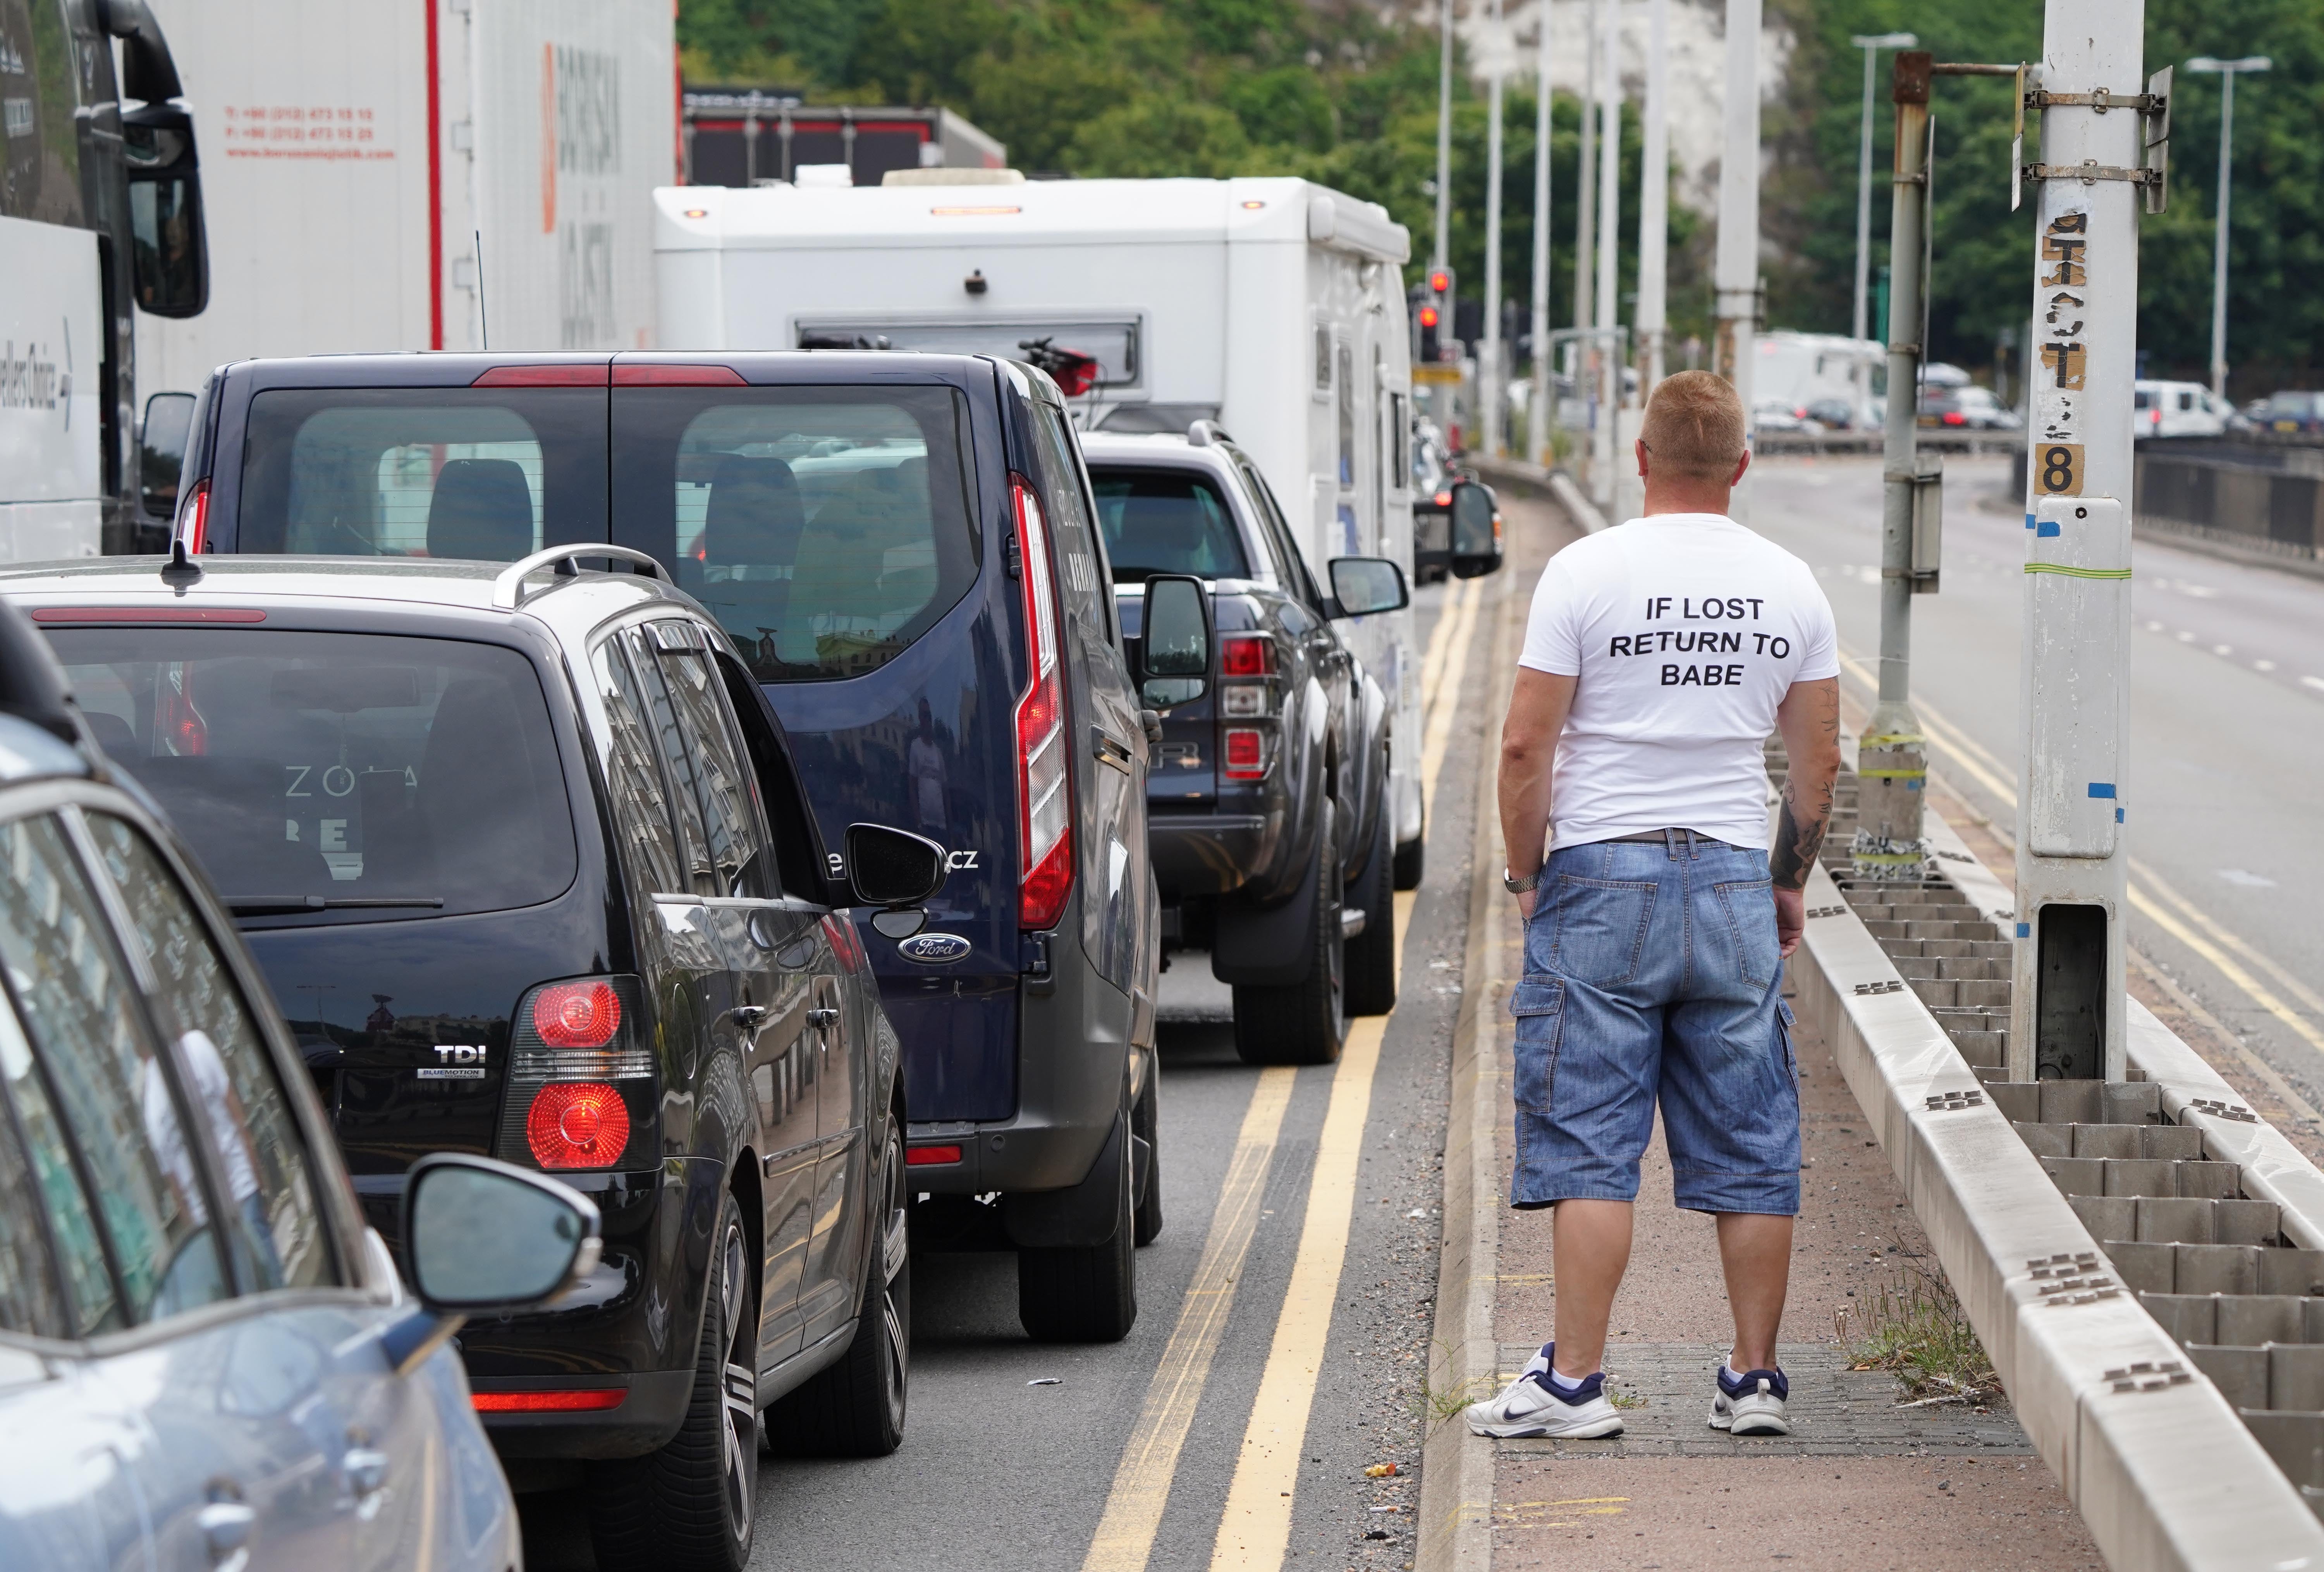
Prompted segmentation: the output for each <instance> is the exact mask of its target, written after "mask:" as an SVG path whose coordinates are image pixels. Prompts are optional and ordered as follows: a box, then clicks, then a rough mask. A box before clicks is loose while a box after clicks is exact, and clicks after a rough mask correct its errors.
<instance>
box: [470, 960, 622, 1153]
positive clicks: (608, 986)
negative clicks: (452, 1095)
mask: <svg viewBox="0 0 2324 1572" xmlns="http://www.w3.org/2000/svg"><path fill="white" fill-rule="evenodd" d="M640 1027H641V996H640V990H639V985H638V980H637V979H636V978H635V977H632V976H608V977H567V978H564V979H561V980H559V981H558V982H554V983H543V984H541V985H539V986H538V987H536V988H533V989H531V990H530V991H529V992H528V993H527V994H525V996H524V997H523V998H522V999H521V1000H520V1001H518V1003H517V1009H516V1017H515V1019H514V1021H513V1022H512V1023H511V1026H510V1031H509V1050H508V1055H509V1057H508V1088H507V1092H506V1095H505V1096H504V1097H503V1101H502V1105H501V1107H502V1112H501V1126H500V1134H499V1139H498V1142H497V1144H496V1148H495V1151H496V1155H498V1156H499V1157H501V1158H502V1159H503V1160H504V1161H509V1162H516V1163H527V1164H530V1166H532V1167H535V1168H547V1169H576V1168H636V1167H641V1166H650V1165H651V1164H652V1163H653V1162H654V1161H655V1114H656V1111H657V1109H658V1107H659V1100H660V1079H659V1074H658V1073H657V1070H656V1068H655V1060H654V1053H653V1050H652V1049H651V1048H650V1047H648V1046H646V1043H647V1041H649V1040H650V1038H649V1037H648V1034H646V1033H645V1032H643V1031H641V1030H640Z"/></svg>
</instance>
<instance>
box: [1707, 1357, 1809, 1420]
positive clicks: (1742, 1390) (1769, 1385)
mask: <svg viewBox="0 0 2324 1572" xmlns="http://www.w3.org/2000/svg"><path fill="white" fill-rule="evenodd" d="M1791 1395H1792V1383H1791V1382H1788V1381H1786V1380H1784V1373H1783V1372H1782V1371H1780V1370H1753V1371H1747V1372H1746V1373H1744V1374H1743V1375H1742V1376H1741V1377H1740V1378H1739V1379H1738V1378H1737V1377H1735V1376H1732V1375H1730V1374H1729V1373H1728V1371H1727V1366H1726V1364H1725V1363H1724V1362H1723V1361H1722V1362H1721V1363H1720V1366H1719V1391H1718V1395H1716V1396H1714V1397H1713V1398H1712V1399H1711V1429H1714V1430H1728V1431H1731V1432H1732V1433H1734V1434H1735V1435H1738V1436H1788V1435H1790V1434H1791V1433H1792V1422H1791V1420H1790V1419H1786V1418H1784V1401H1785V1400H1786V1399H1788V1398H1789V1397H1790V1396H1791Z"/></svg>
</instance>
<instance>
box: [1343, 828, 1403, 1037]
mask: <svg viewBox="0 0 2324 1572" xmlns="http://www.w3.org/2000/svg"><path fill="white" fill-rule="evenodd" d="M1373 817H1374V820H1375V826H1374V828H1373V830H1372V852H1371V855H1369V857H1366V858H1365V859H1364V871H1363V872H1362V873H1360V874H1357V875H1356V883H1355V886H1354V888H1352V889H1351V890H1350V891H1349V892H1348V904H1349V905H1351V906H1354V907H1357V908H1359V909H1360V910H1361V911H1362V912H1363V914H1364V930H1363V931H1362V932H1361V933H1360V934H1358V935H1356V937H1355V938H1353V939H1349V940H1348V941H1347V958H1346V961H1345V963H1344V964H1345V966H1346V969H1347V977H1348V983H1347V994H1348V1013H1349V1014H1351V1015H1385V1014H1387V1013H1388V1012H1389V1011H1391V1010H1393V1009H1395V1008H1396V871H1395V869H1394V868H1393V866H1391V865H1392V864H1393V863H1394V862H1395V860H1396V849H1395V848H1396V836H1395V832H1394V831H1393V830H1392V829H1391V828H1389V826H1388V804H1387V803H1385V802H1383V803H1381V804H1380V809H1379V813H1378V814H1376V815H1374V816H1373Z"/></svg>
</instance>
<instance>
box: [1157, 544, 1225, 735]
mask: <svg viewBox="0 0 2324 1572" xmlns="http://www.w3.org/2000/svg"><path fill="white" fill-rule="evenodd" d="M1214 643H1216V638H1215V636H1214V632H1213V626H1212V623H1211V596H1210V592H1209V590H1207V589H1206V588H1204V587H1203V581H1202V580H1201V579H1199V578H1191V577H1189V576H1188V575H1186V574H1183V573H1157V574H1155V575H1154V576H1153V577H1152V578H1148V579H1147V581H1146V598H1145V603H1144V606H1143V607H1142V608H1141V610H1140V613H1139V622H1138V648H1139V668H1140V670H1139V676H1140V678H1141V681H1140V684H1139V696H1140V697H1139V702H1140V703H1142V704H1143V705H1144V706H1145V707H1147V708H1148V709H1157V710H1161V709H1169V708H1171V707H1174V706H1176V705H1181V704H1185V703H1187V702H1189V701H1190V700H1193V699H1196V698H1201V697H1202V696H1203V694H1204V693H1206V692H1208V691H1210V686H1211V649H1212V646H1213V644H1214Z"/></svg>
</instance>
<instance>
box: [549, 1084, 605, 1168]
mask: <svg viewBox="0 0 2324 1572" xmlns="http://www.w3.org/2000/svg"><path fill="white" fill-rule="evenodd" d="M524 1139H525V1144H526V1145H527V1146H528V1147H530V1148H531V1151H532V1160H533V1161H535V1162H537V1163H539V1165H540V1166H541V1167H543V1168H611V1167H613V1164H615V1163H616V1162H618V1161H621V1157H622V1152H623V1151H626V1150H628V1148H629V1144H630V1110H629V1105H627V1104H625V1103H623V1102H622V1094H621V1092H620V1091H619V1090H617V1089H616V1088H614V1087H611V1086H608V1085H606V1084H605V1083H604V1082H603V1081H552V1082H550V1083H549V1085H548V1086H545V1087H541V1088H540V1089H539V1091H537V1092H535V1093H534V1094H533V1095H532V1105H531V1106H530V1108H528V1109H526V1110H525V1115H524Z"/></svg>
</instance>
